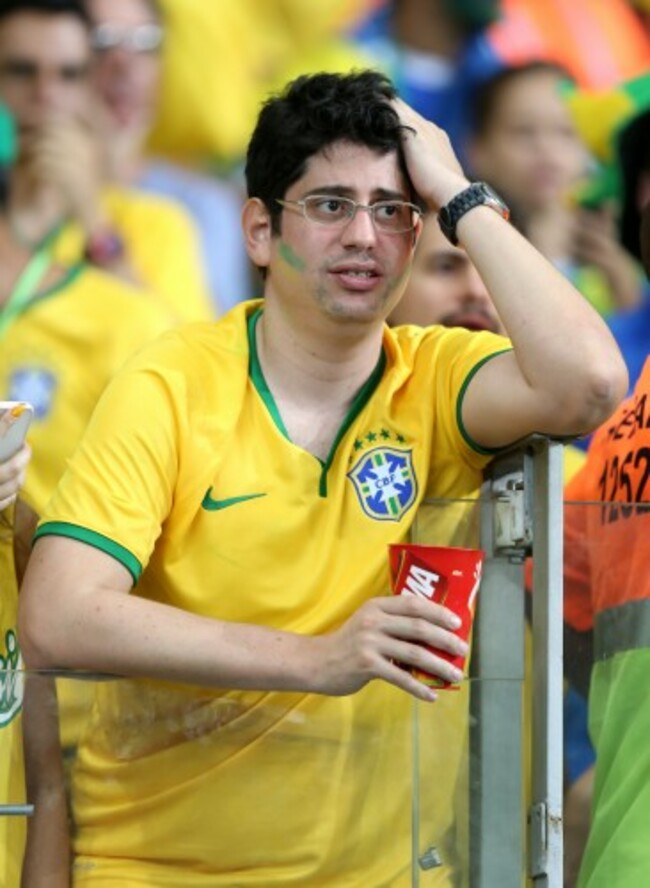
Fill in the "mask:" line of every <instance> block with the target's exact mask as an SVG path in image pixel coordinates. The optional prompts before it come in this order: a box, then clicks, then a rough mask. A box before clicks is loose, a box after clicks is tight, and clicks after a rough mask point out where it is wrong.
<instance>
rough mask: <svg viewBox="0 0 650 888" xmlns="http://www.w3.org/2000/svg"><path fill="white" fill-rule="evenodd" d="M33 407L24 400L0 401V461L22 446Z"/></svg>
mask: <svg viewBox="0 0 650 888" xmlns="http://www.w3.org/2000/svg"><path fill="white" fill-rule="evenodd" d="M33 416H34V408H33V407H32V405H31V404H28V403H27V402H26V401H0V462H4V461H5V460H7V459H9V457H11V456H13V455H14V453H17V452H18V451H19V450H20V448H21V447H22V446H23V443H24V441H25V438H26V436H27V429H28V428H29V425H30V423H31V421H32V417H33Z"/></svg>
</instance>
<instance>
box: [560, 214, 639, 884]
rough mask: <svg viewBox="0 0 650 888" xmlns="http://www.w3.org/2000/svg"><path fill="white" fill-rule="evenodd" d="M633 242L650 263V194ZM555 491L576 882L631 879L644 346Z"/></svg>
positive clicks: (634, 879) (635, 842)
mask: <svg viewBox="0 0 650 888" xmlns="http://www.w3.org/2000/svg"><path fill="white" fill-rule="evenodd" d="M641 246H642V254H643V258H644V266H645V268H646V272H650V261H649V260H650V203H648V204H646V206H645V209H644V210H643V213H642V218H641ZM565 502H566V505H565V569H564V582H565V621H566V623H567V626H568V645H567V654H566V657H565V663H566V665H567V673H568V676H569V678H570V680H572V681H573V682H574V683H575V685H576V687H577V688H578V689H579V690H580V689H581V690H583V691H584V692H585V693H586V692H587V690H588V694H589V731H590V735H591V739H592V742H593V744H594V747H595V750H596V765H595V781H594V790H593V802H592V821H591V826H590V831H589V836H588V839H587V845H586V848H585V852H584V855H583V858H582V864H581V868H580V874H579V877H578V886H579V888H605V886H607V888H629V886H631V885H645V884H648V880H649V879H650V848H649V847H648V843H647V824H648V817H649V815H650V779H649V775H650V754H649V753H648V733H649V732H650V704H649V702H648V693H647V675H648V669H649V668H650V570H649V569H648V568H649V563H648V558H649V552H650V549H649V548H648V539H649V534H650V352H649V354H648V357H647V358H646V362H645V365H644V367H643V369H642V371H641V374H640V376H639V377H638V379H637V381H636V384H635V386H634V390H633V392H632V394H631V395H630V396H629V398H628V399H627V400H626V401H624V402H623V403H622V404H621V405H620V406H619V408H618V409H617V410H616V412H615V413H614V414H613V416H612V417H611V418H610V419H609V420H608V421H607V422H606V423H605V424H604V425H603V426H601V427H600V429H599V430H598V431H597V432H596V433H595V435H594V437H593V440H592V442H591V445H590V448H589V452H588V456H587V461H586V463H585V465H584V466H583V468H582V469H581V470H580V471H579V472H578V473H577V474H576V475H575V476H574V478H573V479H572V480H571V482H570V483H569V484H568V486H567V488H566V490H565ZM592 661H593V666H591V664H592ZM590 667H591V668H590Z"/></svg>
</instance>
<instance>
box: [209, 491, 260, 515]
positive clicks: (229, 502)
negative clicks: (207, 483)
mask: <svg viewBox="0 0 650 888" xmlns="http://www.w3.org/2000/svg"><path fill="white" fill-rule="evenodd" d="M261 496H266V494H265V493H248V494H245V495H244V496H232V497H230V499H222V500H216V499H212V488H211V487H210V488H209V489H208V491H207V493H206V494H205V496H204V497H203V502H202V503H201V507H202V508H204V509H207V511H208V512H218V511H220V509H228V508H230V506H236V505H237V503H245V502H246V501H247V500H254V499H259V498H260V497H261Z"/></svg>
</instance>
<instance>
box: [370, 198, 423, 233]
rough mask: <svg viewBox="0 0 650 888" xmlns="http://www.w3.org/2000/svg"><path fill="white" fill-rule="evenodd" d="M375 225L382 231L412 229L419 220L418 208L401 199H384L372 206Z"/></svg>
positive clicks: (395, 231)
mask: <svg viewBox="0 0 650 888" xmlns="http://www.w3.org/2000/svg"><path fill="white" fill-rule="evenodd" d="M372 211H373V215H374V218H375V225H376V226H377V228H381V230H382V231H392V232H394V233H396V234H397V233H398V232H400V231H410V230H411V229H412V228H414V227H415V223H416V221H417V215H418V213H417V210H416V208H415V207H414V206H413V205H412V204H408V203H404V202H403V201H401V200H383V201H380V202H379V203H376V204H373V206H372Z"/></svg>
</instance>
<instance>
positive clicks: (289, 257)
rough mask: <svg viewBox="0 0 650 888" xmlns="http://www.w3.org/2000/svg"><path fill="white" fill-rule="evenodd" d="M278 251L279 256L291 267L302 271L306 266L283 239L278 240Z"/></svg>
mask: <svg viewBox="0 0 650 888" xmlns="http://www.w3.org/2000/svg"><path fill="white" fill-rule="evenodd" d="M278 252H279V254H280V256H281V257H282V258H283V259H284V261H285V262H286V263H287V265H290V266H291V267H292V268H295V270H296V271H304V270H305V268H306V267H307V265H306V263H305V262H303V260H302V259H301V258H300V256H298V255H297V254H296V253H294V251H293V250H292V249H291V247H290V246H289V244H285V242H284V241H280V246H279V247H278Z"/></svg>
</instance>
